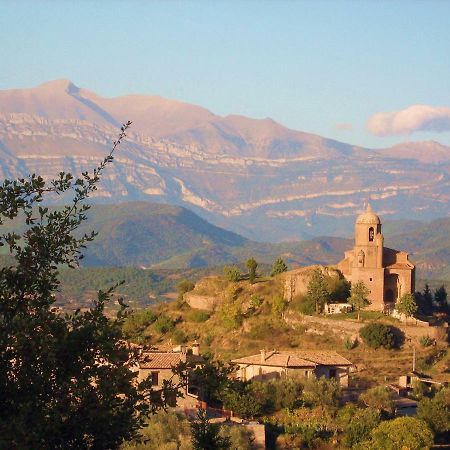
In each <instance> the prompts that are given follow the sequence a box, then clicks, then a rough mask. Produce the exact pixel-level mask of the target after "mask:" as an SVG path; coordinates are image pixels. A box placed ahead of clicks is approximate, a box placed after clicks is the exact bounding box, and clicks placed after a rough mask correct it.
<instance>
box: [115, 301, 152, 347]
mask: <svg viewBox="0 0 450 450" xmlns="http://www.w3.org/2000/svg"><path fill="white" fill-rule="evenodd" d="M156 318H157V316H156V314H155V313H154V312H153V311H152V310H151V309H142V310H139V311H135V312H133V314H130V315H128V316H127V318H126V319H125V321H124V323H123V325H122V331H123V333H124V335H125V337H126V338H127V339H130V340H132V341H134V342H137V341H139V343H140V342H141V340H142V334H143V332H144V330H145V329H146V328H147V327H148V326H150V325H151V324H152V323H153V322H155V320H156Z"/></svg>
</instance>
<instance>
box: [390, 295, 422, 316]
mask: <svg viewBox="0 0 450 450" xmlns="http://www.w3.org/2000/svg"><path fill="white" fill-rule="evenodd" d="M417 308H418V306H417V302H416V299H415V298H414V295H412V294H404V295H402V296H401V298H400V300H399V301H398V302H397V304H396V305H395V309H396V310H397V311H398V312H399V313H400V314H404V315H405V316H406V317H412V316H413V315H414V314H415V313H416V312H417Z"/></svg>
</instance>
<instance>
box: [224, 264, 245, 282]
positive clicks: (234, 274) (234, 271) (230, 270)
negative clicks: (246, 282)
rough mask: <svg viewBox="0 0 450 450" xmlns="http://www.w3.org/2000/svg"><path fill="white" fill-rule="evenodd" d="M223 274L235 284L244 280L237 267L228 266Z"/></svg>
mask: <svg viewBox="0 0 450 450" xmlns="http://www.w3.org/2000/svg"><path fill="white" fill-rule="evenodd" d="M223 273H224V275H225V278H226V279H227V280H228V281H232V282H234V283H236V282H237V281H239V280H240V279H241V278H242V274H241V271H240V270H239V268H238V267H236V266H226V267H225V268H224V269H223Z"/></svg>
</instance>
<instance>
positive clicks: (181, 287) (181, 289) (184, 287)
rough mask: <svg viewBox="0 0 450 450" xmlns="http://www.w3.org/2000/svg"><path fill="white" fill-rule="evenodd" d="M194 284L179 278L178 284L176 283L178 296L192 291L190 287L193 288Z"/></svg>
mask: <svg viewBox="0 0 450 450" xmlns="http://www.w3.org/2000/svg"><path fill="white" fill-rule="evenodd" d="M194 287H195V284H194V283H193V282H192V281H190V280H186V279H184V280H181V281H180V282H179V283H178V285H177V289H178V296H179V297H183V295H184V294H186V292H190V291H192V289H194Z"/></svg>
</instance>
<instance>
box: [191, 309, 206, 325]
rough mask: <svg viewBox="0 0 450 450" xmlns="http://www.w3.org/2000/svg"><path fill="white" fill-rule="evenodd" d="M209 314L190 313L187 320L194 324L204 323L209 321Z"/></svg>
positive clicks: (203, 312) (201, 312) (204, 312)
mask: <svg viewBox="0 0 450 450" xmlns="http://www.w3.org/2000/svg"><path fill="white" fill-rule="evenodd" d="M209 317H210V316H209V313H208V312H206V311H192V312H191V313H190V314H189V315H188V320H190V321H191V322H196V323H200V322H206V321H207V320H208V319H209Z"/></svg>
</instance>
